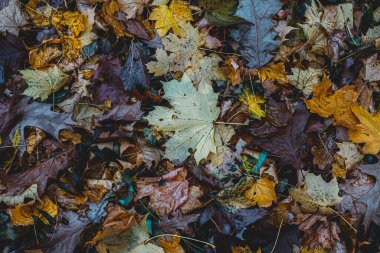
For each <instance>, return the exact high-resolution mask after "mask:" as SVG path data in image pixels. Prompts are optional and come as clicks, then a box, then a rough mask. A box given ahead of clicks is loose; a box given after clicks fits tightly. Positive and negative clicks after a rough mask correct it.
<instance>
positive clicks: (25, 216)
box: [9, 196, 58, 226]
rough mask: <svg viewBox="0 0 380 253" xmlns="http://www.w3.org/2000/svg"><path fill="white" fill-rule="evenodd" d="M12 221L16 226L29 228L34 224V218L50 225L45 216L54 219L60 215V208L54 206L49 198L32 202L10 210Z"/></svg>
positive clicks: (45, 197)
mask: <svg viewBox="0 0 380 253" xmlns="http://www.w3.org/2000/svg"><path fill="white" fill-rule="evenodd" d="M9 213H10V217H11V221H12V223H13V225H15V226H29V225H33V224H34V218H33V216H35V217H37V218H39V219H40V220H41V221H42V222H43V223H45V224H49V221H48V220H47V219H46V218H45V215H49V216H51V217H52V218H54V217H55V216H57V214H58V206H57V205H56V204H54V203H53V202H52V201H51V200H50V199H49V198H48V197H47V196H44V197H43V198H42V199H41V200H37V201H32V202H29V203H26V204H19V205H17V206H16V207H15V208H13V209H10V210H9Z"/></svg>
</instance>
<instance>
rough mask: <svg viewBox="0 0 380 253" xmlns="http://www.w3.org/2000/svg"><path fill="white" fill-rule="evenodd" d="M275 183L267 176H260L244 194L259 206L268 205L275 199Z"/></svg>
mask: <svg viewBox="0 0 380 253" xmlns="http://www.w3.org/2000/svg"><path fill="white" fill-rule="evenodd" d="M275 186H276V184H275V183H274V182H273V181H271V180H270V179H268V178H265V177H263V178H260V179H258V180H256V181H255V183H254V184H253V185H252V187H251V188H249V189H248V190H247V191H246V192H245V193H244V194H245V197H246V198H248V199H252V200H253V201H254V202H255V203H257V205H258V206H259V207H270V206H271V205H272V203H273V202H276V201H277V196H276V192H275V190H274V188H275Z"/></svg>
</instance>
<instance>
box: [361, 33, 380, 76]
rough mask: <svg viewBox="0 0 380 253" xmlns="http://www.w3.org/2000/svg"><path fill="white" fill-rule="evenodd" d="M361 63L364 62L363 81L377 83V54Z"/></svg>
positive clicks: (378, 73) (379, 72)
mask: <svg viewBox="0 0 380 253" xmlns="http://www.w3.org/2000/svg"><path fill="white" fill-rule="evenodd" d="M379 37H380V36H379ZM363 62H364V79H365V80H366V81H368V82H376V81H379V80H380V60H378V59H377V54H374V55H372V56H370V57H368V58H367V59H365V60H364V61H363Z"/></svg>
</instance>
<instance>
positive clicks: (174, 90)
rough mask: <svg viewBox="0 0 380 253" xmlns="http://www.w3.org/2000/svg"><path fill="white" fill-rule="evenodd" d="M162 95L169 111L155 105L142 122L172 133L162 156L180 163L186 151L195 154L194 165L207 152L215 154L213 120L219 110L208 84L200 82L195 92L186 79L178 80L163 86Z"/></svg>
mask: <svg viewBox="0 0 380 253" xmlns="http://www.w3.org/2000/svg"><path fill="white" fill-rule="evenodd" d="M164 90H165V95H164V96H163V98H165V99H167V100H168V101H169V102H170V103H171V105H172V107H173V109H169V108H167V107H162V106H157V107H156V108H155V110H154V111H153V112H151V113H150V114H149V115H148V116H147V117H146V119H147V120H148V121H149V123H150V124H151V125H154V126H156V128H157V129H158V130H159V131H164V132H167V133H169V132H174V134H173V135H172V136H171V137H170V139H169V140H168V141H167V142H166V144H165V147H166V152H165V156H166V157H167V158H169V159H170V160H175V159H178V160H179V161H180V162H183V161H184V160H185V159H186V158H187V157H188V156H189V155H190V153H189V149H192V150H193V151H195V153H194V157H195V160H196V161H197V163H199V162H200V160H202V159H203V158H206V157H207V156H208V154H209V153H210V152H213V153H215V152H216V145H215V139H214V138H215V136H214V134H215V129H214V121H215V120H216V119H217V118H218V116H219V113H220V109H219V108H218V107H217V106H216V105H217V98H218V95H217V94H216V93H214V92H213V91H212V88H211V85H209V84H207V83H205V82H201V83H200V84H199V87H198V90H197V89H196V88H195V87H194V86H193V84H192V82H191V80H190V79H189V77H188V76H186V75H184V76H183V77H182V80H181V81H177V80H172V81H170V82H167V83H164Z"/></svg>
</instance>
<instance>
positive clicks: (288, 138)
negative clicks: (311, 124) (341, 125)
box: [250, 103, 310, 169]
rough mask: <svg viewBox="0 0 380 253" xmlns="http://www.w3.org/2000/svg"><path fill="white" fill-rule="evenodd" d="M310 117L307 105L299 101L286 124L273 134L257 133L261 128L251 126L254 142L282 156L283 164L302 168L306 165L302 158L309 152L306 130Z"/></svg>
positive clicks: (271, 152) (282, 113)
mask: <svg viewBox="0 0 380 253" xmlns="http://www.w3.org/2000/svg"><path fill="white" fill-rule="evenodd" d="M287 113H289V112H287V111H284V112H281V116H283V115H284V114H287ZM309 117H310V114H309V112H308V110H307V109H306V107H305V105H304V104H303V103H299V104H298V106H297V107H296V109H295V112H294V113H293V114H292V117H291V118H290V119H289V121H288V122H287V123H285V126H282V127H280V128H278V130H277V131H276V132H275V133H273V134H272V135H269V136H262V134H261V133H260V132H258V133H257V134H255V132H256V131H258V130H260V129H255V128H251V129H250V131H251V133H253V134H254V136H255V138H254V139H253V141H252V144H253V145H255V146H258V147H261V148H262V149H264V150H265V151H267V152H269V153H270V154H274V155H276V156H278V157H280V158H281V163H282V164H291V165H292V166H293V167H294V168H298V169H301V168H303V167H304V166H305V163H304V162H303V161H302V159H303V158H304V157H305V154H307V152H306V147H307V146H306V134H305V131H304V130H305V126H306V124H307V120H308V119H309ZM280 119H281V118H280ZM259 128H261V127H259Z"/></svg>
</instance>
